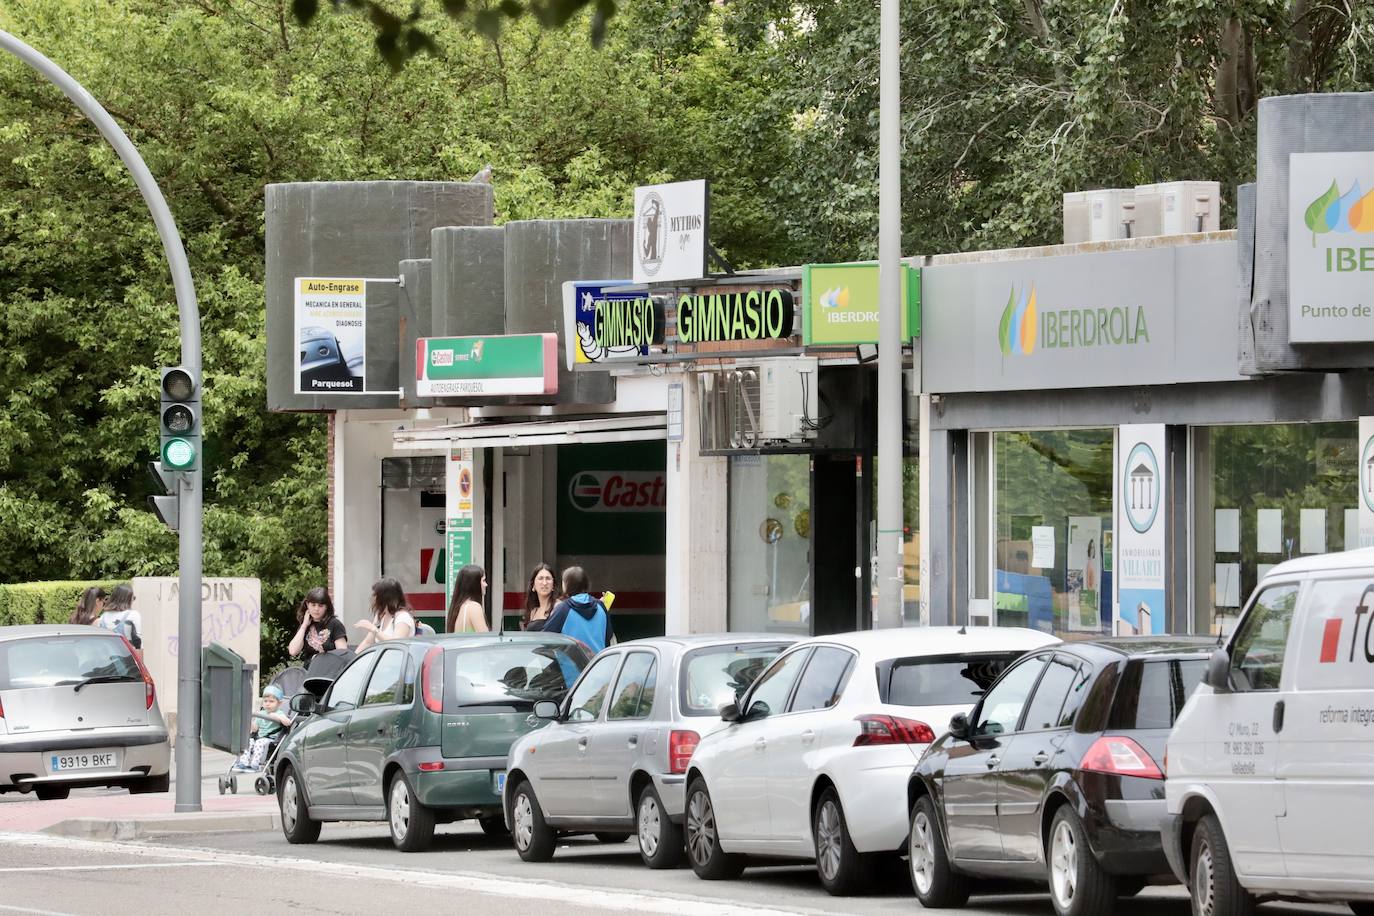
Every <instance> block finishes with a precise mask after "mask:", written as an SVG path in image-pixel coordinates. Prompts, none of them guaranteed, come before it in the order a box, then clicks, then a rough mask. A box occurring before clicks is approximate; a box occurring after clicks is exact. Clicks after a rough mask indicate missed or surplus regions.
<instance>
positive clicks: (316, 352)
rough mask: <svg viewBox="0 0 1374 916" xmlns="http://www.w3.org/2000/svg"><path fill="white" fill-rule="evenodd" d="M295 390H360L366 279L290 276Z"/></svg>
mask: <svg viewBox="0 0 1374 916" xmlns="http://www.w3.org/2000/svg"><path fill="white" fill-rule="evenodd" d="M295 311H296V341H297V344H298V346H297V349H296V371H295V379H296V394H340V393H348V392H361V391H364V390H365V382H366V378H367V281H366V280H363V279H345V278H339V277H297V278H296V309H295Z"/></svg>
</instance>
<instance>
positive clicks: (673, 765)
mask: <svg viewBox="0 0 1374 916" xmlns="http://www.w3.org/2000/svg"><path fill="white" fill-rule="evenodd" d="M700 743H701V735H698V734H697V733H696V732H689V731H673V732H669V733H668V772H670V773H686V772H687V764H689V763H691V762H692V755H693V754H694V753H696V750H697V745H698V744H700Z"/></svg>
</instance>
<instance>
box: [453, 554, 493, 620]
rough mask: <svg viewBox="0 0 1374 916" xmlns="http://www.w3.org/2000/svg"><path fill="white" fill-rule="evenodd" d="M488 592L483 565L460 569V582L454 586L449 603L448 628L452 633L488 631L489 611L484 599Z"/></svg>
mask: <svg viewBox="0 0 1374 916" xmlns="http://www.w3.org/2000/svg"><path fill="white" fill-rule="evenodd" d="M486 594H487V574H486V573H485V572H483V571H482V567H480V566H476V565H468V566H464V567H463V568H462V569H460V570H458V582H457V584H455V585H454V587H453V599H452V600H451V601H449V603H448V620H447V621H446V622H445V626H446V629H447V630H448V632H450V633H486V632H487V631H488V630H490V629H491V627H489V626H488V625H487V612H486V608H485V607H484V606H483V604H482V599H483V598H485V597H486Z"/></svg>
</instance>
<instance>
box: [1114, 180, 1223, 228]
mask: <svg viewBox="0 0 1374 916" xmlns="http://www.w3.org/2000/svg"><path fill="white" fill-rule="evenodd" d="M1135 203H1136V230H1135V234H1136V235H1138V236H1149V235H1185V234H1187V233H1189V232H1215V231H1216V230H1218V229H1220V228H1221V182H1218V181H1165V182H1160V183H1159V184H1142V185H1138V186H1137V187H1136V189H1135Z"/></svg>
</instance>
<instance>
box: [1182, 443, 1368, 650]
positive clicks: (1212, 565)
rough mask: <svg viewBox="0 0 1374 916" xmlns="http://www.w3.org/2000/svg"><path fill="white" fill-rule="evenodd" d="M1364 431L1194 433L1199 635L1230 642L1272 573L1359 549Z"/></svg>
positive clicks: (1195, 552)
mask: <svg viewBox="0 0 1374 916" xmlns="http://www.w3.org/2000/svg"><path fill="white" fill-rule="evenodd" d="M1357 439H1358V424H1357V423H1356V422H1354V421H1350V422H1343V423H1287V424H1274V425H1269V426H1211V427H1194V428H1193V430H1192V442H1193V446H1192V447H1193V469H1194V484H1193V487H1194V493H1195V500H1194V516H1193V532H1194V533H1193V545H1194V547H1193V550H1194V558H1195V563H1196V566H1195V569H1194V573H1193V580H1194V582H1195V583H1196V588H1195V592H1194V596H1193V597H1194V600H1193V608H1194V615H1195V616H1194V629H1195V630H1196V632H1198V633H1217V632H1225V633H1228V634H1229V633H1230V632H1232V630H1234V629H1235V625H1236V623H1237V620H1238V618H1239V616H1240V610H1241V608H1242V607H1244V605H1245V602H1246V601H1247V600H1249V597H1250V595H1251V593H1252V592H1254V590H1255V586H1256V585H1257V584H1258V583H1259V580H1260V579H1261V578H1262V577H1263V576H1264V574H1265V573H1266V572H1268V571H1269V569H1270V568H1272V567H1273V566H1274V565H1275V564H1277V563H1281V562H1283V561H1284V560H1288V559H1292V558H1293V557H1298V556H1303V555H1305V554H1318V553H1326V552H1328V551H1338V550H1349V549H1353V548H1355V547H1358V546H1359V519H1358V513H1357V511H1356V500H1357V499H1358V481H1357V479H1356V473H1357V467H1356V465H1357V460H1356V457H1357V456H1356V451H1357V448H1358V446H1357Z"/></svg>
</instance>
